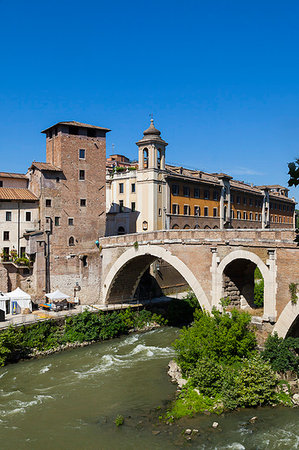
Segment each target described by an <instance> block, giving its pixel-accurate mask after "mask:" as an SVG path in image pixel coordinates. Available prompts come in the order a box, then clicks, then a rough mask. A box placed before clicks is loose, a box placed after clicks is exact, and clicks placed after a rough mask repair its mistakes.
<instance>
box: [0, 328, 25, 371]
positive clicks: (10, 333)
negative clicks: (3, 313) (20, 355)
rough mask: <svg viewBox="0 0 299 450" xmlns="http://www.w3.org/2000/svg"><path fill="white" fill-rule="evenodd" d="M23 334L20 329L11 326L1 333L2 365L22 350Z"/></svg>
mask: <svg viewBox="0 0 299 450" xmlns="http://www.w3.org/2000/svg"><path fill="white" fill-rule="evenodd" d="M22 349H23V345H22V334H21V330H20V329H16V328H13V327H9V328H8V329H7V330H3V331H1V333H0V366H4V364H6V362H8V361H10V360H11V359H12V357H13V355H14V353H16V352H21V351H22Z"/></svg>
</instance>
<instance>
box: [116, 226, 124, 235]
mask: <svg viewBox="0 0 299 450" xmlns="http://www.w3.org/2000/svg"><path fill="white" fill-rule="evenodd" d="M117 234H118V235H121V234H125V229H124V227H118V229H117Z"/></svg>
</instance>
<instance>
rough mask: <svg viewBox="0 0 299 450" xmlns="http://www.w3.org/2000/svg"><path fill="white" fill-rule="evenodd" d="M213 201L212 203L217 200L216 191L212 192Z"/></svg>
mask: <svg viewBox="0 0 299 450" xmlns="http://www.w3.org/2000/svg"><path fill="white" fill-rule="evenodd" d="M213 200H214V201H217V200H218V192H217V191H213Z"/></svg>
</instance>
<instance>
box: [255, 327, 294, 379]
mask: <svg viewBox="0 0 299 450" xmlns="http://www.w3.org/2000/svg"><path fill="white" fill-rule="evenodd" d="M262 357H263V358H264V359H265V360H266V361H269V362H270V364H271V367H272V369H273V370H275V371H276V372H279V373H281V374H283V373H285V372H287V371H291V372H295V373H296V374H297V375H299V338H293V337H288V338H286V339H283V338H280V337H278V334H277V333H274V335H269V336H268V338H267V340H266V342H265V349H264V351H263V352H262Z"/></svg>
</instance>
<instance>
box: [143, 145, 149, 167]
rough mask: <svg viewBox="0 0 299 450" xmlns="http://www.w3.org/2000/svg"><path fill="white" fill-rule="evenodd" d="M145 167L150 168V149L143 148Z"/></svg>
mask: <svg viewBox="0 0 299 450" xmlns="http://www.w3.org/2000/svg"><path fill="white" fill-rule="evenodd" d="M143 168H144V169H148V149H147V148H145V149H144V150H143Z"/></svg>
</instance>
